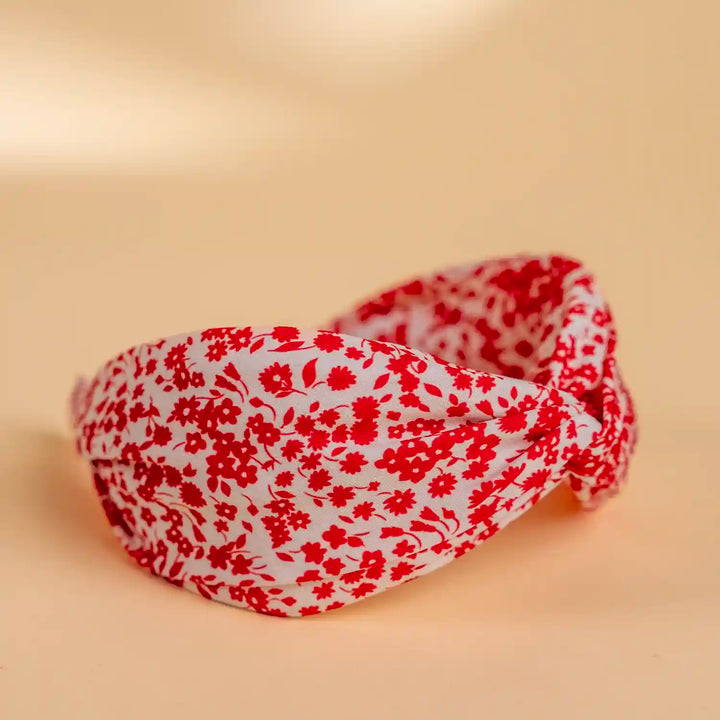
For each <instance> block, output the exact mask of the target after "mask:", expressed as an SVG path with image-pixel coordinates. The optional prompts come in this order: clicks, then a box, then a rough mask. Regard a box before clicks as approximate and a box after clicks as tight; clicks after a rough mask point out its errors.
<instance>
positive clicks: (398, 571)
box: [390, 562, 415, 582]
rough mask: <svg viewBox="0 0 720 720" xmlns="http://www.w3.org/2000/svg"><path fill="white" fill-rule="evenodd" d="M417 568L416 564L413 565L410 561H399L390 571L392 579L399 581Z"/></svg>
mask: <svg viewBox="0 0 720 720" xmlns="http://www.w3.org/2000/svg"><path fill="white" fill-rule="evenodd" d="M414 569H415V566H414V565H411V564H410V563H408V562H401V563H398V564H397V565H396V566H395V567H394V568H393V569H392V570H391V571H390V579H391V580H393V581H395V582H397V581H398V580H401V579H402V578H404V577H407V576H408V575H410V574H411V573H412V571H413V570H414Z"/></svg>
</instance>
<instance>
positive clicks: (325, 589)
mask: <svg viewBox="0 0 720 720" xmlns="http://www.w3.org/2000/svg"><path fill="white" fill-rule="evenodd" d="M333 591H334V584H333V583H332V581H328V582H325V583H323V584H322V585H317V586H316V587H314V588H313V593H314V594H315V597H316V598H317V599H318V600H325V599H326V598H329V597H332V594H333Z"/></svg>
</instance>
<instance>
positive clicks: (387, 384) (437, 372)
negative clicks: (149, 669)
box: [71, 256, 635, 616]
mask: <svg viewBox="0 0 720 720" xmlns="http://www.w3.org/2000/svg"><path fill="white" fill-rule="evenodd" d="M71 409H72V419H73V427H74V431H75V436H76V442H77V448H78V451H79V452H80V453H81V454H82V455H83V456H84V457H85V458H86V459H87V460H88V461H89V462H90V465H91V467H92V472H93V477H94V483H95V488H96V490H97V492H98V494H99V496H100V499H101V501H102V506H103V508H104V510H105V513H106V515H107V518H108V520H109V522H110V524H111V525H112V527H113V530H114V532H115V534H116V535H117V537H118V538H119V539H120V542H121V543H122V545H123V547H124V548H125V550H126V551H127V552H128V553H129V554H130V555H131V556H132V557H133V558H134V559H135V560H136V561H137V562H138V563H139V564H140V565H141V566H143V567H145V568H147V569H148V570H150V571H151V572H152V573H154V574H156V575H159V576H161V577H163V578H165V579H166V580H168V581H170V582H172V583H174V584H176V585H180V586H183V587H185V588H187V589H189V590H192V591H194V592H197V593H199V594H201V595H202V596H203V597H206V598H209V599H211V600H219V601H221V602H225V603H229V604H231V605H237V606H241V607H244V608H249V609H252V610H255V611H257V612H261V613H268V614H272V615H283V616H284V615H310V614H313V613H317V612H320V611H324V610H331V609H334V608H339V607H341V606H343V605H346V604H348V603H351V602H354V601H356V600H359V599H361V598H364V597H368V596H371V595H374V594H376V593H378V592H380V591H383V590H386V589H388V588H390V587H392V586H394V585H398V584H400V583H404V582H407V581H408V580H411V579H413V578H416V577H418V576H420V575H424V574H426V573H428V572H430V571H432V570H434V569H436V568H439V567H441V566H443V565H445V564H446V563H448V562H450V561H451V560H452V559H454V558H457V557H459V556H460V555H462V554H463V553H465V552H466V551H468V550H470V549H471V548H473V547H475V546H476V545H478V544H479V543H481V542H482V541H483V540H485V539H487V538H489V537H491V536H492V535H493V534H494V533H496V532H497V531H498V530H500V529H501V528H503V527H504V526H505V525H507V524H508V523H509V522H510V521H511V520H513V519H514V518H516V517H518V516H519V515H520V514H522V513H523V512H525V511H526V510H528V509H529V508H530V507H531V506H532V505H533V504H534V503H536V502H537V501H538V500H539V499H540V498H542V497H543V496H544V495H546V494H547V493H548V492H550V491H551V490H553V489H554V488H555V487H557V486H558V485H559V484H561V483H562V482H563V481H566V482H567V483H569V485H570V487H571V488H572V490H573V491H574V492H575V494H576V495H577V497H578V499H579V501H580V503H581V504H582V505H583V506H585V507H594V506H596V505H597V504H599V503H600V502H601V501H602V500H604V499H605V498H607V497H609V496H611V495H613V494H615V493H616V492H617V491H618V489H619V488H620V486H621V485H622V483H623V481H624V479H625V476H626V470H627V463H628V460H629V456H630V454H631V452H632V449H633V446H634V444H635V416H634V412H633V406H632V402H631V399H630V396H629V394H628V392H627V390H626V389H625V387H624V385H623V381H622V379H621V376H620V372H619V370H618V367H617V365H616V361H615V330H614V328H613V323H612V318H611V315H610V312H609V309H608V307H607V305H606V304H605V302H604V300H603V299H602V297H601V296H600V294H599V292H598V290H597V288H596V285H595V281H594V279H593V278H592V276H591V275H590V274H589V273H588V272H587V271H586V270H585V269H584V268H583V267H582V266H581V265H580V264H579V263H577V262H575V261H574V260H571V259H567V258H564V257H559V256H548V257H527V256H519V257H512V258H507V259H498V260H491V261H488V262H484V263H482V264H480V265H468V266H463V267H456V268H452V269H449V270H445V271H443V272H441V273H438V274H435V275H429V276H426V277H422V278H419V279H415V280H413V281H411V282H407V283H405V284H403V285H400V286H398V287H396V288H394V289H391V290H388V291H386V292H383V293H382V294H380V295H378V296H377V297H375V298H373V299H371V300H369V301H367V302H365V303H364V304H362V305H360V306H359V307H357V308H356V309H354V310H352V311H351V312H349V313H347V314H345V315H342V316H340V317H338V318H337V319H336V320H334V321H333V322H332V323H331V324H330V326H329V329H326V330H317V331H315V330H301V329H299V328H295V327H221V328H210V329H207V330H201V331H197V332H191V333H187V334H182V335H175V336H173V337H168V338H165V339H163V340H159V341H157V342H153V343H148V344H143V345H138V346H136V347H134V348H132V349H130V350H127V351H126V352H123V353H122V354H120V355H118V356H117V357H115V358H113V359H112V360H110V361H108V362H107V363H106V364H105V365H104V366H103V367H102V369H101V370H100V371H99V372H98V374H97V375H96V376H95V377H94V378H93V379H91V380H89V381H84V380H80V381H78V383H77V384H76V386H75V389H74V391H73V394H72V399H71Z"/></svg>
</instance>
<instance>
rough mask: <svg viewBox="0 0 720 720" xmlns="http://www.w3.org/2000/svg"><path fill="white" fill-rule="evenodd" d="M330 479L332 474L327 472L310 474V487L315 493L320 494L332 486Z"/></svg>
mask: <svg viewBox="0 0 720 720" xmlns="http://www.w3.org/2000/svg"><path fill="white" fill-rule="evenodd" d="M330 479H331V478H330V473H329V472H328V471H327V470H325V469H322V470H315V471H314V472H312V473H310V478H309V479H308V487H309V488H310V489H311V490H312V491H313V492H319V491H320V490H322V489H323V488H326V487H327V486H328V485H329V484H330Z"/></svg>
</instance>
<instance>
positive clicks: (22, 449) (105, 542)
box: [0, 424, 125, 561]
mask: <svg viewBox="0 0 720 720" xmlns="http://www.w3.org/2000/svg"><path fill="white" fill-rule="evenodd" d="M0 432H2V435H3V453H2V455H3V459H2V465H3V473H2V474H3V477H4V487H3V491H4V493H5V494H6V495H9V496H10V497H9V498H8V506H11V507H12V509H13V516H12V518H11V520H12V523H11V527H12V529H13V530H14V531H15V532H14V535H16V536H17V538H18V539H19V540H20V541H21V542H22V541H23V540H24V539H31V538H32V539H35V540H37V539H38V537H41V538H42V539H43V541H46V542H49V543H52V547H53V550H57V549H58V547H60V548H64V549H65V550H67V552H68V553H71V554H73V555H87V554H93V555H96V554H97V552H98V549H102V552H103V553H105V554H107V556H108V557H110V556H112V560H113V561H118V560H120V561H122V560H123V558H125V554H124V553H123V551H122V548H121V547H120V545H119V544H118V542H117V540H116V539H115V537H114V536H113V534H112V531H111V529H110V527H109V525H108V523H107V520H106V519H105V516H104V513H103V511H102V508H101V506H100V503H99V502H98V499H97V496H96V494H95V491H94V489H93V486H92V479H91V477H90V472H89V469H88V467H87V465H85V464H84V463H83V462H82V460H81V458H80V457H79V456H78V455H77V454H76V453H75V449H74V447H73V444H72V441H71V439H70V438H69V437H68V436H64V435H62V434H61V433H59V432H53V431H50V430H39V429H33V428H29V427H24V426H22V425H19V424H18V425H11V426H6V427H3V428H2V429H1V430H0Z"/></svg>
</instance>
